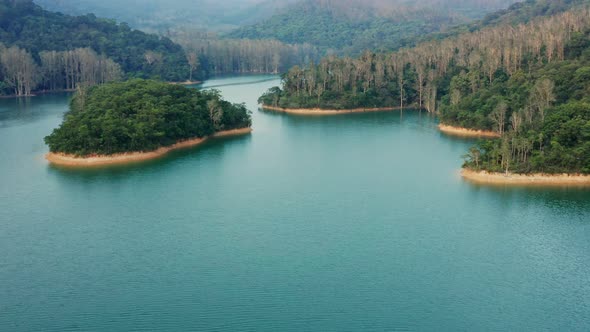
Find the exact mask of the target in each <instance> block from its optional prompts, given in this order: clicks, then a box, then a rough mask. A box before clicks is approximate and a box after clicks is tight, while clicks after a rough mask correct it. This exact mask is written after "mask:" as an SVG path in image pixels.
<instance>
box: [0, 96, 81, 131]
mask: <svg viewBox="0 0 590 332" xmlns="http://www.w3.org/2000/svg"><path fill="white" fill-rule="evenodd" d="M69 96H71V93H65V92H64V93H55V94H43V95H39V96H36V97H23V98H0V128H3V127H9V126H13V125H18V124H23V123H30V122H35V121H36V120H38V119H39V118H42V117H49V116H53V115H55V114H56V113H63V112H65V111H66V110H67V103H64V100H65V99H66V98H69Z"/></svg>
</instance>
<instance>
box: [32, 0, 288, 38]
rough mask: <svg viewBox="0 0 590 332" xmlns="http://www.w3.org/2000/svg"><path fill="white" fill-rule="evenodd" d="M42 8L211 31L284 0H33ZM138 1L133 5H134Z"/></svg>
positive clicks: (147, 26) (261, 14) (149, 27)
mask: <svg viewBox="0 0 590 332" xmlns="http://www.w3.org/2000/svg"><path fill="white" fill-rule="evenodd" d="M35 2H36V3H37V4H39V5H41V6H43V8H46V9H48V10H51V11H59V12H62V13H66V14H70V15H84V14H87V13H94V14H96V15H98V16H101V17H108V18H112V19H116V20H117V21H120V22H127V23H129V24H130V25H131V26H133V27H135V28H138V29H142V30H146V31H156V32H164V31H166V30H168V29H170V28H174V27H177V26H179V25H182V26H190V27H192V28H207V29H208V30H214V31H228V30H230V29H233V28H237V27H238V26H241V25H244V24H252V23H255V22H258V21H259V20H261V19H262V18H265V17H268V16H270V15H272V14H273V13H274V11H275V9H276V8H277V7H282V6H283V3H284V2H285V0H281V1H275V0H231V1H210V0H174V1H170V0H141V1H135V2H133V1H120V0H101V1H96V0H76V1H73V0H35ZM134 3H135V4H141V5H140V6H139V5H133V4H134Z"/></svg>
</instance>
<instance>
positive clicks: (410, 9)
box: [228, 0, 514, 55]
mask: <svg viewBox="0 0 590 332" xmlns="http://www.w3.org/2000/svg"><path fill="white" fill-rule="evenodd" d="M511 2H514V1H502V0H488V1H469V2H468V3H466V2H461V1H453V0H450V1H446V2H445V3H444V4H441V3H439V2H437V1H420V2H416V3H413V4H410V3H408V2H404V1H377V0H365V1H346V2H338V1H322V0H305V1H299V2H297V3H296V4H294V5H292V6H290V7H288V9H287V10H284V11H283V12H280V13H279V14H277V15H274V16H272V17H270V18H269V19H267V20H265V21H263V22H260V23H257V24H254V25H251V26H245V27H242V28H239V29H237V30H234V31H232V32H231V33H229V34H228V36H229V37H231V38H249V39H278V40H280V41H282V42H285V43H290V44H295V43H296V44H302V43H310V44H312V45H314V46H316V47H318V48H319V49H320V50H321V51H324V52H328V53H337V54H344V55H359V54H361V53H362V52H363V51H365V50H372V51H376V52H380V51H391V50H397V49H399V48H401V47H407V46H412V45H414V44H415V42H416V40H417V39H420V38H421V36H424V35H429V34H431V33H434V32H439V31H441V30H444V29H446V28H448V27H450V26H454V25H458V24H461V23H464V22H467V21H468V20H469V18H468V17H466V16H465V15H469V16H479V17H481V15H483V14H485V13H486V12H487V10H489V9H490V8H493V9H497V8H501V7H502V6H503V5H507V4H509V3H511Z"/></svg>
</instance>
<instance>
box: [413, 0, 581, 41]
mask: <svg viewBox="0 0 590 332" xmlns="http://www.w3.org/2000/svg"><path fill="white" fill-rule="evenodd" d="M587 3H588V1H587V0H526V1H521V2H516V3H514V4H512V5H511V6H510V7H508V8H507V9H502V10H498V11H495V12H492V13H489V14H487V15H486V16H485V17H484V18H483V19H481V20H476V21H474V22H471V23H467V24H461V25H458V26H455V27H453V28H451V29H449V30H447V31H443V32H438V33H434V34H431V35H426V36H423V37H422V38H421V40H422V41H427V40H431V39H444V38H448V37H452V36H457V35H459V34H461V33H466V32H474V31H477V30H481V29H484V28H488V27H495V26H501V25H517V24H521V23H528V22H529V21H531V20H532V19H535V18H540V17H547V16H552V15H556V14H559V13H563V12H565V11H567V10H570V9H572V8H574V7H576V6H582V5H584V4H587Z"/></svg>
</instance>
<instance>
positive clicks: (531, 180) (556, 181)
mask: <svg viewBox="0 0 590 332" xmlns="http://www.w3.org/2000/svg"><path fill="white" fill-rule="evenodd" d="M461 176H462V177H463V178H464V179H466V180H468V181H469V182H473V183H476V184H484V185H517V186H559V187H564V186H578V187H590V175H582V174H542V173H534V174H529V175H525V174H513V173H508V174H505V173H494V172H487V171H474V170H470V169H466V168H464V169H463V170H461Z"/></svg>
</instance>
